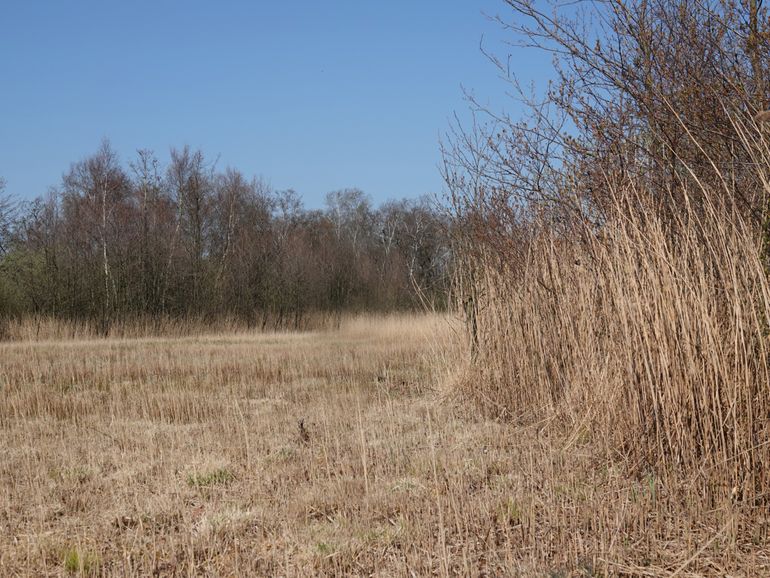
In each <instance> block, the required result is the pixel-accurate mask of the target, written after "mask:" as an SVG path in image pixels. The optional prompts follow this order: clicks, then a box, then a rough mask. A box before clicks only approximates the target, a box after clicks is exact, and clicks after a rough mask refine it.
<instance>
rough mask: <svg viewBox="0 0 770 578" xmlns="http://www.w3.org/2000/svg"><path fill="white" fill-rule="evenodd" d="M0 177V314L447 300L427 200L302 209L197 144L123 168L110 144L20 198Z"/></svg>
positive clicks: (438, 236) (291, 195)
mask: <svg viewBox="0 0 770 578" xmlns="http://www.w3.org/2000/svg"><path fill="white" fill-rule="evenodd" d="M4 188H5V187H3V183H2V182H1V181H0V316H1V317H5V318H8V317H17V316H25V315H30V314H35V315H45V316H55V317H60V318H65V319H76V320H87V321H91V322H97V323H100V324H103V325H104V326H105V327H107V326H108V325H109V323H110V322H111V321H113V320H116V319H127V318H130V317H134V316H137V317H138V316H148V315H149V316H166V317H180V318H181V317H196V318H200V319H213V318H223V317H233V318H237V319H238V320H239V321H241V322H245V323H248V324H254V325H259V324H262V325H265V324H267V323H270V324H271V325H273V326H284V327H291V326H292V325H299V324H300V322H301V319H302V317H303V316H304V315H306V314H308V313H311V312H319V311H323V312H342V311H357V310H364V309H365V310H369V311H389V310H397V309H410V308H415V307H422V306H428V307H434V308H435V307H438V308H441V307H443V306H445V304H446V292H447V286H448V277H449V271H448V269H449V262H450V260H449V255H450V251H449V243H448V241H447V239H448V229H447V220H446V218H445V217H444V216H442V214H441V212H440V211H439V209H437V208H436V207H435V206H434V205H433V204H432V203H431V201H430V200H429V199H428V198H427V197H426V198H422V199H419V200H398V201H388V202H385V203H383V204H381V205H380V206H374V205H373V204H372V202H371V201H370V200H369V198H368V197H367V196H366V195H365V194H364V192H362V191H360V190H358V189H345V190H340V191H334V192H330V193H329V194H328V195H327V197H326V204H325V208H324V209H323V210H310V209H307V208H305V207H304V206H303V203H302V200H301V198H300V197H299V195H298V194H296V193H295V192H294V191H293V190H282V191H277V190H273V189H272V188H271V187H270V186H269V185H268V184H267V183H266V182H265V181H263V180H261V179H255V178H247V177H246V176H244V175H243V174H242V173H241V172H239V171H238V170H235V169H231V168H227V169H225V170H217V168H216V166H215V164H214V163H211V162H210V161H209V160H208V159H207V158H206V157H205V156H204V154H203V153H202V152H200V151H194V150H191V149H190V148H188V147H185V148H182V149H172V150H171V155H170V162H169V163H168V166H162V165H161V163H160V162H159V160H158V159H157V157H156V156H155V155H154V154H153V153H152V152H150V151H147V150H140V151H138V153H137V154H136V156H135V158H133V159H131V160H129V161H128V162H127V163H125V164H124V163H121V161H120V160H119V158H118V156H117V155H116V153H115V151H114V150H113V149H112V148H111V146H110V144H109V143H108V142H106V141H105V142H104V143H102V145H101V146H100V147H99V149H98V150H97V151H96V153H95V154H93V155H92V156H89V157H88V158H85V159H83V160H80V161H78V162H75V163H73V164H72V165H71V167H70V169H69V170H68V171H67V172H66V173H65V174H64V176H63V178H62V181H61V183H60V184H59V185H58V186H55V187H53V188H51V189H50V191H49V192H48V193H47V194H46V195H44V196H41V197H39V198H37V199H34V200H32V201H25V202H20V201H19V200H18V199H15V198H13V197H12V196H11V195H10V194H9V193H10V191H5V192H2V191H3V189H4Z"/></svg>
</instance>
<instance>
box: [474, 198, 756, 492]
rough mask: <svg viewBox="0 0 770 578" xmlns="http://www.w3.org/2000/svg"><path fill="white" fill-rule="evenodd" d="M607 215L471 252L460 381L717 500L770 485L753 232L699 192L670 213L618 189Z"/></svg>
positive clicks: (500, 412) (498, 407) (518, 414)
mask: <svg viewBox="0 0 770 578" xmlns="http://www.w3.org/2000/svg"><path fill="white" fill-rule="evenodd" d="M611 192H612V195H613V198H614V199H615V200H614V205H615V206H614V207H613V209H612V210H611V211H610V213H609V216H608V217H607V219H606V222H604V223H603V224H602V225H601V227H598V228H597V227H594V228H593V229H590V228H588V227H585V228H583V229H582V230H580V231H578V232H575V233H574V234H570V235H564V234H563V233H562V234H558V233H556V232H555V231H554V230H553V228H550V227H542V228H540V229H539V230H537V231H536V232H535V233H534V234H533V238H532V239H533V240H532V241H531V243H530V244H529V245H528V247H527V250H526V252H525V255H524V257H523V258H522V259H521V260H520V261H518V262H516V263H513V264H511V263H507V262H505V261H504V260H501V259H500V258H499V255H494V254H491V252H490V253H489V254H487V255H486V256H485V257H483V258H481V259H478V258H475V259H474V260H473V261H468V262H466V266H465V267H461V270H463V272H464V279H465V294H466V295H472V296H474V297H473V298H474V299H475V301H474V306H473V311H472V312H470V315H471V316H472V317H473V319H472V320H471V323H470V324H469V325H471V326H472V325H475V327H476V328H475V334H474V335H473V336H472V339H473V340H474V341H476V342H478V347H477V352H476V355H475V360H474V363H473V364H472V367H473V369H472V371H471V372H470V373H469V374H468V376H467V377H466V379H465V380H464V383H465V388H466V391H467V393H468V394H469V395H470V396H471V397H473V398H474V399H475V400H476V401H477V402H478V403H479V404H480V406H481V407H483V408H484V409H485V410H486V411H487V412H490V413H492V414H494V415H497V416H501V417H506V418H507V419H513V420H520V421H525V422H529V423H541V424H552V423H556V424H561V425H562V426H564V427H565V428H566V431H567V432H569V435H568V437H567V439H566V442H565V443H566V445H571V444H572V443H574V442H575V441H576V440H578V439H581V438H590V439H596V440H600V441H601V442H602V443H604V444H606V445H605V447H606V448H607V451H608V452H609V454H611V455H615V456H618V457H621V458H622V459H624V460H626V462H627V463H628V464H630V466H631V468H632V469H633V470H634V471H636V472H644V471H655V472H660V473H662V474H664V475H669V476H672V475H673V476H676V477H677V478H678V479H681V478H682V477H684V478H686V479H687V480H689V482H688V483H689V484H690V486H689V487H691V488H693V489H695V491H696V492H698V493H699V494H701V495H704V496H706V497H709V498H711V499H712V501H713V500H716V501H719V500H720V499H721V500H724V499H732V500H735V499H737V498H740V499H749V498H751V497H758V496H761V495H765V494H766V493H767V492H768V491H770V478H769V477H768V474H767V473H766V467H765V464H767V463H770V437H769V436H768V434H769V433H770V430H769V429H768V416H770V413H769V412H770V367H769V364H768V319H770V284H768V279H767V272H766V269H765V265H764V263H763V259H762V237H761V234H760V232H759V231H756V230H753V229H752V228H751V227H750V226H748V225H747V222H746V221H745V220H744V219H743V218H742V217H741V216H740V215H739V214H738V213H737V212H736V211H735V210H733V208H731V207H729V206H726V205H725V204H719V203H718V202H717V201H716V198H717V195H715V194H711V193H712V192H711V191H709V190H707V189H706V190H700V191H697V193H698V201H697V202H694V201H693V202H690V200H689V199H688V200H687V202H686V203H685V205H684V206H683V207H682V209H681V211H680V212H679V213H678V214H675V215H673V216H672V215H670V214H669V215H663V214H661V213H660V212H659V211H656V210H655V206H654V202H653V200H652V196H651V195H650V194H648V193H647V192H645V191H644V190H643V189H642V188H641V187H640V188H633V187H632V186H631V185H629V186H628V187H627V189H626V190H622V191H621V190H613V191H611Z"/></svg>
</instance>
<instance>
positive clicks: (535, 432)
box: [0, 316, 770, 577]
mask: <svg viewBox="0 0 770 578" xmlns="http://www.w3.org/2000/svg"><path fill="white" fill-rule="evenodd" d="M458 342H459V340H458V337H457V335H456V333H455V329H454V325H453V323H452V322H451V320H449V319H447V318H443V317H438V316H424V317H417V316H413V317H390V318H377V317H361V318H355V319H349V320H347V321H345V322H343V324H342V326H341V327H340V328H339V329H335V330H328V331H317V332H305V333H270V334H257V333H245V332H244V333H230V334H219V335H205V336H198V337H180V338H135V339H102V340H96V339H90V340H89V339H83V340H73V339H70V340H52V341H35V340H27V341H16V342H7V343H4V344H0V388H1V389H0V392H1V394H2V405H0V575H2V576H67V575H94V576H96V575H105V576H248V575H255V576H259V575H264V576H309V575H357V576H358V575H360V576H423V575H443V576H446V575H468V576H479V575H487V576H500V575H523V576H531V575H535V576H554V577H556V576H564V577H566V576H603V575H619V574H625V575H640V576H658V575H660V576H669V575H679V576H693V575H736V576H737V575H747V574H749V575H750V574H753V575H761V574H762V573H763V571H764V572H767V571H770V566H767V557H766V548H765V546H766V545H767V526H766V525H763V524H759V523H757V524H753V525H751V526H750V527H747V526H746V525H745V524H742V523H741V521H740V520H741V517H740V512H738V511H737V508H738V506H736V511H735V512H726V511H720V512H713V513H709V512H702V511H700V510H699V508H698V506H697V503H686V502H678V501H677V500H676V499H675V498H674V497H673V495H672V494H671V493H670V492H668V489H667V488H666V486H665V485H664V484H663V483H662V482H661V481H660V480H657V479H656V478H655V477H654V476H652V475H648V476H640V477H637V478H634V477H629V476H628V475H627V471H626V469H625V468H624V464H623V463H622V461H619V460H618V459H617V458H616V457H612V456H607V455H603V454H602V453H601V451H599V450H598V449H596V448H599V447H603V446H601V445H595V444H592V443H591V440H590V439H565V437H564V435H563V432H560V431H559V428H558V427H557V426H556V424H555V422H553V423H552V422H547V421H546V422H541V423H538V424H535V425H531V426H528V427H517V426H516V425H515V424H511V423H507V424H504V423H498V422H497V421H494V420H491V419H488V420H485V419H482V418H480V417H478V412H477V411H475V410H474V409H473V408H471V407H466V406H465V405H464V403H463V402H462V399H459V398H456V397H453V396H452V395H451V394H450V393H449V392H450V391H456V389H457V388H452V387H451V385H452V380H454V379H456V378H457V375H459V372H461V371H462V366H463V363H464V361H465V358H466V354H465V352H464V351H465V350H464V348H463V347H461V346H460V345H459V344H458ZM694 513H695V514H697V515H695V514H694ZM725 520H726V523H725ZM712 522H713V523H712ZM747 569H750V570H747Z"/></svg>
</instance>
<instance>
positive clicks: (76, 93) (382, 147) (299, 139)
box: [0, 0, 548, 206]
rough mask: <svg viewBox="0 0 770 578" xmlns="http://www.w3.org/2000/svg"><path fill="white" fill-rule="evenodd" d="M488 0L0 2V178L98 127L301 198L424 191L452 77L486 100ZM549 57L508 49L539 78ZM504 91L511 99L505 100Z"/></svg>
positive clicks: (48, 174) (123, 152) (62, 151)
mask: <svg viewBox="0 0 770 578" xmlns="http://www.w3.org/2000/svg"><path fill="white" fill-rule="evenodd" d="M485 14H491V15H493V14H501V15H504V16H505V17H510V15H509V13H508V12H507V10H506V6H505V4H504V2H503V1H502V0H480V1H477V2H473V1H461V0H444V1H439V0H413V1H374V0H371V1H370V0H357V1H354V0H344V1H327V2H318V1H315V2H310V1H296V2H279V1H253V2H246V1H242V2H241V1H230V0H224V1H217V2H214V1H213V0H212V1H209V2H203V1H196V0H192V1H184V2H183V1H181V0H180V1H171V0H154V1H146V0H138V1H131V2H126V1H124V2H118V1H112V0H98V1H97V0H88V1H86V0H69V1H66V2H65V1H61V0H49V1H41V0H25V1H15V2H10V1H8V2H4V3H2V5H0V82H2V87H1V88H0V176H3V177H5V179H6V181H7V183H8V191H9V192H11V193H13V194H15V195H18V196H20V197H22V198H32V197H34V196H37V195H40V194H43V193H45V191H46V190H47V189H48V187H49V186H51V185H56V184H58V183H59V181H60V178H61V175H62V173H63V172H65V171H66V170H67V169H68V167H69V165H70V163H71V162H73V161H77V160H79V159H81V158H83V157H84V156H87V155H88V154H91V153H92V152H94V151H95V150H96V148H97V147H98V145H99V142H100V141H101V139H102V138H105V137H106V138H109V139H110V141H111V142H112V144H113V146H114V147H115V149H116V150H117V151H118V153H119V154H120V156H121V159H122V160H123V161H126V160H127V159H130V158H131V157H132V156H133V154H134V152H135V151H136V149H138V148H150V149H152V150H154V151H155V152H156V153H157V155H158V156H159V158H160V159H161V160H163V161H165V160H166V159H167V158H168V150H169V147H171V146H176V147H181V146H183V145H185V144H189V145H190V146H192V147H194V148H201V149H202V150H203V151H204V153H205V154H206V156H207V157H208V158H209V159H211V160H214V159H218V163H217V166H218V167H219V168H222V169H224V168H225V167H226V166H232V167H236V168H239V169H241V170H242V171H243V172H244V173H246V174H247V175H261V176H263V177H264V178H265V179H266V180H267V181H268V182H270V183H271V184H272V186H273V187H275V188H278V189H284V188H294V189H295V190H296V191H297V192H298V193H300V195H302V197H303V198H304V199H305V202H306V204H307V205H308V206H320V205H321V204H322V201H323V198H324V196H325V194H326V193H327V192H328V191H331V190H334V189H339V188H344V187H359V188H361V189H363V190H364V191H365V192H367V193H368V194H369V195H370V196H371V197H372V198H373V199H374V200H375V201H382V200H384V199H387V198H393V197H415V196H418V195H421V194H424V193H432V192H440V190H441V188H442V182H441V178H440V174H439V171H438V168H437V167H438V163H439V161H440V155H439V151H438V143H439V139H440V137H441V135H442V134H443V133H444V132H445V131H446V129H447V127H448V125H449V122H450V120H451V118H452V115H453V114H454V113H455V112H458V113H460V114H461V116H465V113H464V111H465V110H466V105H465V103H464V101H463V97H462V87H463V86H464V87H466V88H467V89H470V90H473V91H474V92H475V93H476V94H477V95H479V96H480V97H482V98H489V99H491V100H492V102H493V103H494V104H495V106H501V105H502V104H503V100H502V99H501V98H500V95H501V94H502V93H503V91H504V90H505V85H504V84H503V83H502V82H501V81H500V80H499V79H498V78H497V73H496V71H495V70H494V68H493V67H492V66H491V64H489V62H488V61H487V60H486V58H485V57H484V56H483V55H482V54H481V52H480V50H479V42H480V40H481V38H482V35H483V36H484V38H485V40H484V42H485V45H487V46H488V47H489V48H492V49H494V50H495V51H496V52H497V53H499V54H503V55H506V54H508V52H510V51H511V49H510V48H508V47H506V46H505V45H504V44H503V42H502V40H503V39H504V36H503V35H502V34H501V32H500V30H499V26H497V25H496V24H494V23H492V22H490V21H489V20H488V18H487V17H486V16H485ZM547 65H548V60H547V59H546V58H544V57H543V58H539V59H538V58H533V56H532V55H531V54H517V53H514V54H513V59H512V66H513V68H514V69H515V70H516V71H517V73H518V74H519V75H520V76H521V77H522V78H523V79H525V80H529V79H534V80H536V81H537V82H539V83H540V84H541V85H542V84H543V83H544V80H543V79H544V77H545V76H544V75H545V74H546V72H545V71H546V69H547ZM506 106H509V107H510V106H513V105H511V104H510V103H508V104H506Z"/></svg>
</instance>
